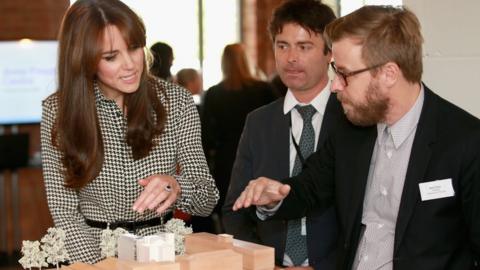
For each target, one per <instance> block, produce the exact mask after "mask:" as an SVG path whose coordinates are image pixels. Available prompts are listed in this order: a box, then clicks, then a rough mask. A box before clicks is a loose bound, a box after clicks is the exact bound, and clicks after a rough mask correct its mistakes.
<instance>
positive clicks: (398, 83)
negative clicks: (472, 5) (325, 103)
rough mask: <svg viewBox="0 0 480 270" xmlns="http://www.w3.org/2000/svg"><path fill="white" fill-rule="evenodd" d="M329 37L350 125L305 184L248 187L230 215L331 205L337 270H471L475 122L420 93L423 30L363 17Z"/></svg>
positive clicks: (478, 210)
mask: <svg viewBox="0 0 480 270" xmlns="http://www.w3.org/2000/svg"><path fill="white" fill-rule="evenodd" d="M325 33H326V34H325V36H326V39H327V42H328V44H330V45H331V48H332V56H333V59H334V63H332V67H333V69H334V71H335V72H336V76H335V79H334V80H333V83H332V91H333V92H335V93H337V97H338V99H339V100H340V102H341V104H342V107H343V110H344V113H345V116H346V119H345V120H347V119H348V120H349V121H345V122H344V125H341V126H339V128H338V129H336V130H335V132H334V133H333V134H331V136H330V137H329V138H328V139H327V141H326V143H325V145H324V146H323V147H322V149H321V150H320V151H318V152H317V153H315V154H313V155H312V156H311V157H310V158H309V160H308V161H307V164H306V167H305V169H304V170H303V171H302V173H301V174H300V175H298V176H297V177H293V178H289V179H285V180H283V181H282V182H278V181H275V180H272V179H268V178H265V177H261V178H258V179H256V180H253V181H251V182H250V183H249V185H248V186H247V187H246V189H245V190H244V191H243V192H242V194H241V196H240V197H239V198H238V199H237V201H236V202H235V204H234V207H233V209H234V210H239V209H240V208H243V207H248V206H250V205H252V204H254V205H266V206H267V207H269V208H272V207H273V210H272V212H273V211H275V214H274V217H278V218H285V217H288V218H295V217H298V216H301V215H303V214H304V213H305V211H309V210H310V209H325V208H326V207H329V206H330V205H332V204H334V205H335V207H336V210H337V214H338V215H337V217H338V222H339V224H340V237H339V242H338V245H337V247H338V251H337V256H338V265H337V267H338V269H367V270H374V269H377V270H378V269H381V270H385V269H396V270H399V269H400V270H404V269H405V270H413V269H422V270H428V269H432V270H433V269H454V270H456V269H459V270H460V269H477V268H478V259H479V256H480V120H479V119H477V118H475V117H474V116H472V115H470V114H468V113H467V112H465V111H463V110H462V109H460V108H458V107H456V106H455V105H453V104H451V103H449V102H448V101H446V100H444V99H442V98H441V97H439V96H437V95H436V94H435V93H433V92H432V91H431V90H430V89H428V87H427V86H426V85H425V84H423V83H422V82H421V75H422V43H423V38H422V36H421V33H420V24H419V22H418V19H417V18H416V16H415V15H414V14H413V13H412V12H410V11H409V10H407V9H403V8H393V7H386V6H384V7H380V6H366V7H363V8H360V9H359V10H357V11H355V12H353V13H351V14H349V15H347V16H345V17H343V18H340V19H337V20H335V21H334V22H333V23H331V24H329V25H328V26H327V28H326V30H325ZM352 124H353V125H352ZM279 202H281V203H279Z"/></svg>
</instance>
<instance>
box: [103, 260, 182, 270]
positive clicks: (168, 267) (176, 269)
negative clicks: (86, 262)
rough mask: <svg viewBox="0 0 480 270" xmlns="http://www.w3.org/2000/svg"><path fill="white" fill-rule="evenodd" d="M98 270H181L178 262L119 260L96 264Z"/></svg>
mask: <svg viewBox="0 0 480 270" xmlns="http://www.w3.org/2000/svg"><path fill="white" fill-rule="evenodd" d="M95 267H97V268H95V269H96V270H99V269H101V270H180V264H179V263H176V262H152V263H139V262H132V261H128V260H120V259H117V258H111V257H110V258H106V259H105V260H103V261H100V262H98V263H96V264H95Z"/></svg>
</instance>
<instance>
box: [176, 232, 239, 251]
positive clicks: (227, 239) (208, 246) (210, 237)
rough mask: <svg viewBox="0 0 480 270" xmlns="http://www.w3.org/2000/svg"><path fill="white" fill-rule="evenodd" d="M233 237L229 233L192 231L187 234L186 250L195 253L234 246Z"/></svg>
mask: <svg viewBox="0 0 480 270" xmlns="http://www.w3.org/2000/svg"><path fill="white" fill-rule="evenodd" d="M232 242H233V237H232V236H231V235H228V234H221V235H216V234H211V233H192V234H188V235H185V252H186V253H187V254H195V253H199V252H206V251H214V250H219V249H231V248H233V243H232Z"/></svg>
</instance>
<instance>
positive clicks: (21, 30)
mask: <svg viewBox="0 0 480 270" xmlns="http://www.w3.org/2000/svg"><path fill="white" fill-rule="evenodd" d="M68 6H69V1H68V0H2V1H0V18H1V23H0V40H16V39H22V38H30V39H39V40H46V39H47V40H48V39H56V37H57V33H58V29H59V27H60V22H61V19H62V16H63V14H64V12H65V10H66V9H67V8H68Z"/></svg>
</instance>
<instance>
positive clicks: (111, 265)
mask: <svg viewBox="0 0 480 270" xmlns="http://www.w3.org/2000/svg"><path fill="white" fill-rule="evenodd" d="M117 260H118V259H117V258H114V257H107V258H105V259H103V260H101V261H99V262H97V263H96V264H95V266H96V267H97V268H100V269H102V270H112V269H116V268H117Z"/></svg>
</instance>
